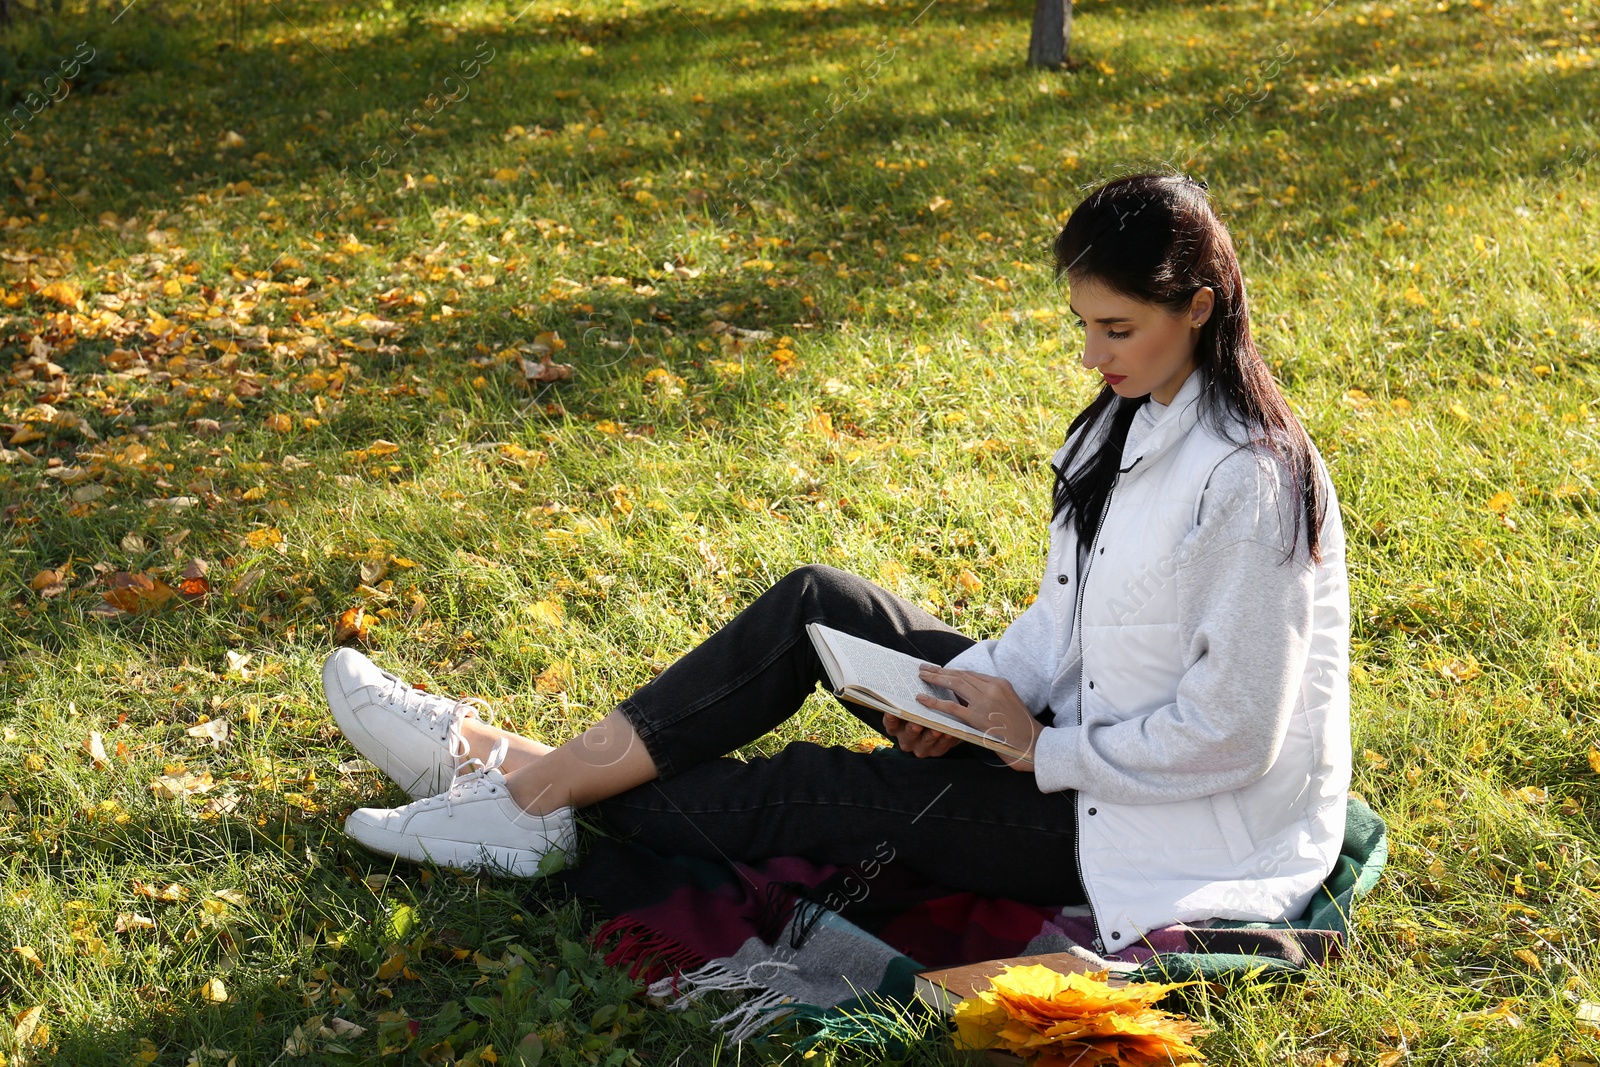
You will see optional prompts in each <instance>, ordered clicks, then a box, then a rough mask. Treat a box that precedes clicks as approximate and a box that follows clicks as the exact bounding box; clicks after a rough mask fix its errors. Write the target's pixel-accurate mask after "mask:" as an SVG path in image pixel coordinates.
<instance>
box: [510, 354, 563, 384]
mask: <svg viewBox="0 0 1600 1067" xmlns="http://www.w3.org/2000/svg"><path fill="white" fill-rule="evenodd" d="M519 359H520V361H521V363H522V379H523V381H526V382H530V383H534V382H561V381H566V380H567V379H568V378H571V377H572V364H570V363H552V362H550V353H548V352H546V353H544V354H543V355H541V356H540V357H539V362H537V363H535V362H534V361H533V360H531V359H528V358H527V357H526V356H523V357H519Z"/></svg>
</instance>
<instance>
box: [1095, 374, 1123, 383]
mask: <svg viewBox="0 0 1600 1067" xmlns="http://www.w3.org/2000/svg"><path fill="white" fill-rule="evenodd" d="M1101 377H1103V378H1104V379H1105V380H1106V384H1107V385H1121V384H1122V383H1123V382H1124V381H1126V380H1127V378H1128V376H1127V375H1126V374H1103V375H1101Z"/></svg>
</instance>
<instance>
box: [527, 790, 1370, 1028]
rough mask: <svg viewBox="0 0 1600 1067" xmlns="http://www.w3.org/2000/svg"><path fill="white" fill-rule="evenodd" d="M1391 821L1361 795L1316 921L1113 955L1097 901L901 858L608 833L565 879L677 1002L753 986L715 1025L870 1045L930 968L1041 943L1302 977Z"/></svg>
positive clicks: (1343, 928) (1203, 927)
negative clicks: (938, 880) (1101, 944)
mask: <svg viewBox="0 0 1600 1067" xmlns="http://www.w3.org/2000/svg"><path fill="white" fill-rule="evenodd" d="M1387 855H1388V839H1387V834H1386V827H1385V825H1384V822H1383V820H1382V819H1381V818H1379V817H1378V815H1377V814H1376V813H1374V812H1373V811H1372V809H1371V808H1369V807H1368V806H1367V804H1366V803H1365V802H1364V801H1363V800H1361V799H1360V798H1359V797H1356V796H1354V795H1352V796H1351V797H1350V801H1349V809H1348V814H1347V817H1346V820H1345V840H1344V847H1343V850H1342V852H1341V854H1340V856H1339V859H1338V861H1337V863H1336V864H1335V866H1334V869H1333V871H1332V873H1331V874H1330V875H1329V876H1328V879H1327V881H1326V882H1325V883H1324V884H1323V887H1322V891H1321V892H1320V893H1319V894H1318V895H1317V896H1316V897H1315V898H1314V899H1313V901H1312V903H1311V905H1310V906H1309V907H1308V908H1307V910H1306V912H1305V914H1304V915H1302V916H1301V917H1300V918H1298V919H1294V920H1291V921H1288V922H1280V923H1250V922H1231V921H1222V920H1211V921H1209V922H1204V923H1180V924H1175V925H1173V926H1168V927H1165V928H1163V929H1160V930H1155V931H1152V932H1151V933H1149V934H1148V935H1147V936H1146V937H1145V939H1144V942H1143V943H1142V944H1139V945H1135V946H1131V947H1129V948H1127V949H1124V950H1123V951H1122V952H1121V953H1120V954H1118V955H1116V956H1114V957H1109V958H1107V957H1102V956H1099V955H1096V954H1095V953H1094V952H1092V951H1091V950H1090V949H1088V948H1087V947H1085V946H1086V945H1087V944H1089V943H1092V941H1093V931H1092V929H1091V925H1090V921H1089V917H1088V912H1087V909H1086V908H1084V907H1081V906H1074V907H1041V906H1037V905H1031V904H1022V903H1019V902H1017V901H1014V900H1004V899H996V898H991V897H981V896H978V895H977V894H974V893H953V892H951V891H949V890H948V889H945V888H942V887H939V886H935V885H930V884H928V883H926V882H924V881H922V880H920V879H919V878H917V877H916V876H915V875H913V874H912V873H911V872H909V871H907V870H905V869H904V868H903V867H900V866H897V865H896V864H895V863H894V862H892V861H891V862H888V863H883V864H879V865H874V866H873V867H872V868H871V869H870V874H869V872H868V871H864V870H859V869H856V868H837V867H829V866H819V865H816V864H812V863H809V862H807V861H805V860H803V859H798V858H795V857H779V858H775V859H770V860H766V861H764V862H762V863H759V864H744V863H731V864H728V863H713V862H709V861H706V860H701V859H695V858H690V857H685V856H660V855H657V854H655V853H653V852H650V851H649V850H647V849H644V848H641V847H639V846H637V845H632V844H629V843H627V842H623V841H619V840H615V839H610V838H600V839H598V840H596V841H595V842H594V844H593V846H592V847H591V849H590V851H589V853H588V855H587V856H586V857H585V859H584V861H583V863H582V864H581V865H580V866H578V867H577V868H575V869H573V870H570V871H566V872H563V873H562V874H560V875H557V876H556V879H555V885H556V886H557V887H560V888H562V889H564V890H565V891H566V892H568V893H570V894H573V895H576V896H579V897H582V898H585V899H588V900H590V901H593V902H594V903H595V904H596V905H597V906H598V907H599V909H600V911H601V912H602V913H603V914H604V915H607V916H609V917H610V918H609V920H608V921H605V922H603V923H602V924H601V925H600V926H599V927H598V929H596V930H595V932H594V934H593V937H594V939H595V941H596V943H597V944H602V945H604V944H607V943H610V942H611V941H612V939H613V938H615V939H616V940H615V942H614V943H612V944H611V945H610V948H609V950H608V951H607V953H606V956H605V961H606V963H608V964H610V965H613V966H625V967H627V968H628V971H629V973H630V975H632V976H633V977H635V978H638V979H640V980H642V981H644V982H646V983H648V985H649V992H650V995H651V996H652V997H654V998H657V999H658V1000H659V1001H661V1002H665V1003H666V1004H667V1005H668V1006H669V1007H681V1006H686V1005H688V1004H690V1003H693V1002H695V1001H697V1000H699V999H701V998H702V997H704V996H706V995H707V994H709V993H713V992H718V991H721V992H732V993H743V994H746V996H745V997H744V999H743V1000H742V1002H740V1003H739V1004H738V1005H737V1006H736V1007H735V1008H734V1009H733V1010H732V1011H730V1012H728V1013H727V1014H725V1015H723V1016H721V1017H720V1018H719V1019H717V1020H715V1022H714V1024H713V1025H714V1026H715V1027H717V1028H719V1029H722V1030H725V1031H726V1032H727V1033H728V1035H729V1037H730V1039H732V1040H734V1041H743V1040H745V1039H748V1038H751V1037H755V1036H758V1035H762V1034H766V1033H770V1032H771V1031H772V1030H773V1028H774V1027H776V1026H777V1025H778V1024H779V1023H780V1022H785V1021H787V1022H790V1023H799V1022H801V1021H806V1022H809V1023H810V1024H813V1025H812V1026H810V1027H808V1029H809V1030H810V1033H809V1035H808V1036H807V1037H805V1038H803V1039H802V1044H809V1043H811V1042H814V1041H815V1040H817V1039H819V1038H821V1037H822V1036H824V1035H826V1036H828V1037H830V1038H833V1039H836V1040H844V1041H848V1042H852V1043H855V1044H867V1045H874V1044H875V1045H888V1046H893V1045H897V1043H898V1042H897V1038H896V1037H895V1034H896V1032H897V1027H896V1024H895V1020H894V1018H893V1016H894V1015H895V1014H897V1013H904V1012H906V1011H917V1010H920V1008H918V1007H915V1005H916V1004H917V1002H916V1001H915V999H914V997H913V977H914V975H915V974H916V973H917V972H918V971H922V970H928V969H930V968H938V967H950V966H956V965H959V964H964V963H977V962H980V961H983V960H987V959H997V958H1001V957H1006V956H1021V955H1029V954H1033V953H1039V952H1072V953H1074V954H1076V955H1079V956H1081V957H1083V958H1084V959H1085V960H1087V961H1088V962H1090V963H1091V964H1093V965H1095V966H1096V967H1100V968H1104V969H1105V970H1108V971H1111V972H1114V973H1117V974H1120V975H1121V976H1123V977H1125V978H1128V979H1129V980H1133V981H1146V980H1154V981H1175V980H1188V979H1195V978H1199V979H1208V980H1227V979H1230V978H1241V977H1249V976H1254V975H1256V974H1259V973H1263V972H1295V971H1300V970H1303V969H1305V968H1307V967H1310V966H1314V965H1317V964H1321V963H1325V962H1327V961H1329V960H1331V959H1334V958H1336V957H1337V956H1338V955H1339V954H1340V953H1341V952H1343V951H1344V949H1345V946H1346V944H1347V943H1348V941H1349V939H1350V927H1349V917H1350V912H1351V908H1352V906H1353V904H1354V901H1355V900H1356V898H1358V897H1360V896H1362V895H1363V894H1365V893H1366V892H1367V891H1368V890H1369V889H1371V888H1372V886H1373V885H1374V884H1375V883H1376V882H1377V880H1378V876H1379V875H1380V874H1381V873H1382V871H1383V865H1384V861H1385V859H1386V857H1387Z"/></svg>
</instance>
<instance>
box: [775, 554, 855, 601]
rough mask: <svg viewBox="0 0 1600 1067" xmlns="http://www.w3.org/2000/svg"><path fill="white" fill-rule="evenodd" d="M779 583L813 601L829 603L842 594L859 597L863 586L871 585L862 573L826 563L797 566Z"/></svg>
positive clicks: (853, 597) (852, 597)
mask: <svg viewBox="0 0 1600 1067" xmlns="http://www.w3.org/2000/svg"><path fill="white" fill-rule="evenodd" d="M778 584H779V585H787V586H789V587H790V588H791V589H792V590H794V591H795V592H797V593H798V594H799V595H801V596H802V597H804V598H805V599H806V600H808V601H810V602H812V603H828V602H830V601H836V600H838V599H839V598H840V597H841V596H846V597H849V598H850V599H859V597H860V592H861V589H862V587H863V586H870V585H871V583H870V582H868V581H867V580H866V579H865V578H863V577H861V576H860V575H857V574H851V573H850V572H849V571H844V570H840V569H839V568H838V567H830V566H828V565H827V564H826V563H806V564H803V565H801V566H799V567H796V568H795V569H794V570H792V571H790V572H789V573H788V574H786V575H784V576H783V577H782V578H781V579H779V581H778Z"/></svg>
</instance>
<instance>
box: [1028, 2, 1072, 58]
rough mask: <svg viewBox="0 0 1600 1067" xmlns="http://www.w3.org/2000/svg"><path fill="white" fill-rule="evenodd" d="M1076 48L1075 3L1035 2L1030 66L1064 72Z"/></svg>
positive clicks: (1029, 42) (1029, 50) (1030, 43)
mask: <svg viewBox="0 0 1600 1067" xmlns="http://www.w3.org/2000/svg"><path fill="white" fill-rule="evenodd" d="M1071 49H1072V0H1034V3H1033V37H1032V38H1031V39H1030V40H1029V41H1028V66H1030V67H1043V68H1045V69H1046V70H1060V69H1061V68H1062V67H1064V66H1066V65H1067V55H1068V53H1069V52H1070V51H1071Z"/></svg>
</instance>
